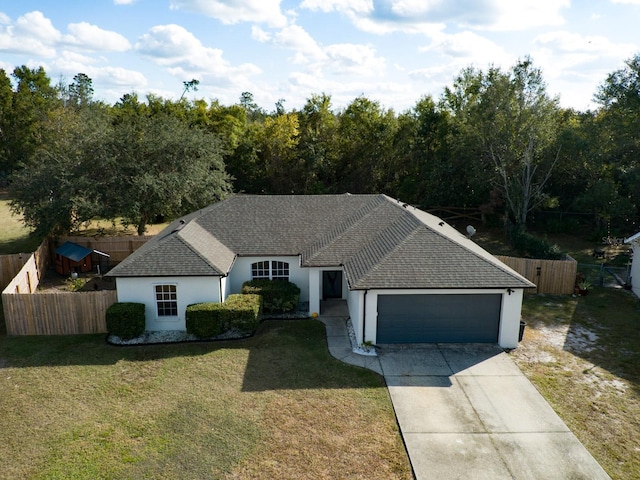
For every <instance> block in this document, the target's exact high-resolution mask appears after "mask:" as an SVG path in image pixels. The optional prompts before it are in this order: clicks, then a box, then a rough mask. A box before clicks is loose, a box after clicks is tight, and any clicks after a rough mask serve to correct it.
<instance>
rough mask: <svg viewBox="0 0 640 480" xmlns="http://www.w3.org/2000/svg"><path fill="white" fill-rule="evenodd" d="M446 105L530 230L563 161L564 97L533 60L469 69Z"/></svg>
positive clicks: (520, 224) (518, 220) (515, 219)
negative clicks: (506, 67)
mask: <svg viewBox="0 0 640 480" xmlns="http://www.w3.org/2000/svg"><path fill="white" fill-rule="evenodd" d="M444 103H445V105H446V106H447V107H448V108H449V110H450V111H451V112H452V114H453V116H454V119H455V122H456V124H457V128H458V129H459V135H461V136H462V138H464V141H465V143H468V144H471V145H475V147H476V148H477V149H478V152H479V153H480V155H481V159H482V161H483V162H484V163H485V164H486V163H488V164H489V165H490V166H491V167H492V169H493V175H492V176H491V177H489V178H488V180H489V181H490V182H492V183H494V184H495V185H496V186H497V187H498V188H499V189H500V192H501V194H502V196H503V198H504V201H505V205H506V207H507V213H508V217H507V219H508V220H509V221H510V222H511V223H513V224H514V225H515V227H516V229H517V230H524V229H526V224H527V217H528V214H529V213H530V212H531V211H533V210H534V209H536V208H537V207H539V206H540V205H542V204H543V203H544V202H545V200H547V196H546V192H545V187H546V185H547V182H548V181H549V179H550V176H551V172H552V170H553V167H554V165H555V163H556V162H557V159H558V150H557V149H555V147H557V144H556V142H555V138H556V137H555V136H556V132H557V130H558V121H559V118H560V117H559V114H558V113H559V107H558V101H557V99H554V98H550V97H549V96H548V95H547V93H546V85H545V83H544V81H543V78H542V73H541V71H540V70H539V69H537V68H535V67H534V66H533V63H532V61H531V59H529V58H525V59H524V60H521V61H519V62H518V63H516V65H515V66H514V67H513V68H512V69H511V70H510V71H509V72H507V73H505V72H502V71H501V70H500V69H499V68H495V67H492V68H490V69H489V70H488V72H487V73H483V72H482V71H478V70H474V69H472V68H469V69H466V70H464V71H463V72H462V74H461V75H460V76H459V77H458V78H457V79H456V81H455V83H454V87H453V89H449V88H447V89H446V90H445V95H444Z"/></svg>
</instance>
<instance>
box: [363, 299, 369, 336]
mask: <svg viewBox="0 0 640 480" xmlns="http://www.w3.org/2000/svg"><path fill="white" fill-rule="evenodd" d="M367 293H369V290H365V291H364V300H363V305H362V343H363V344H364V342H365V332H366V331H367Z"/></svg>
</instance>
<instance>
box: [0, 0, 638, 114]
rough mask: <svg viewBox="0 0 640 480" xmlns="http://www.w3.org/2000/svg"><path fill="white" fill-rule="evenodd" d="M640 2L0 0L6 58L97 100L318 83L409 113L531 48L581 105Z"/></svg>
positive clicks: (625, 43)
mask: <svg viewBox="0 0 640 480" xmlns="http://www.w3.org/2000/svg"><path fill="white" fill-rule="evenodd" d="M639 20H640V0H579V1H578V0H56V1H52V0H20V1H18V0H0V68H3V69H5V71H6V72H7V73H10V72H11V71H13V69H14V67H16V66H19V65H27V66H29V67H31V68H35V67H38V66H43V67H44V69H45V70H46V72H47V74H48V75H49V77H50V78H51V79H52V83H58V82H59V81H63V82H64V83H67V84H68V83H71V82H72V81H73V77H74V76H75V75H76V74H77V73H84V74H86V75H88V76H89V77H90V78H91V79H92V80H93V87H94V90H95V93H94V97H95V98H96V99H99V100H103V101H105V102H107V103H110V104H112V103H115V102H117V101H118V99H119V98H121V97H122V96H123V95H124V94H126V93H131V92H136V93H137V94H138V95H139V96H140V97H141V98H144V96H145V95H147V94H149V93H152V94H155V95H159V96H161V97H164V98H170V99H174V100H176V99H178V98H180V96H181V95H182V93H183V90H184V82H187V81H190V80H192V79H197V80H198V81H199V82H200V83H199V86H198V91H195V92H194V91H189V92H187V93H186V97H187V98H189V99H196V98H204V99H206V100H213V99H217V100H218V101H219V102H220V103H222V104H224V105H231V104H234V103H238V102H239V98H240V95H241V94H242V92H251V93H252V94H253V97H254V100H255V102H256V103H257V104H258V105H259V106H260V107H262V108H264V109H265V110H266V111H267V112H270V111H273V110H275V104H276V102H278V101H279V100H281V99H283V100H284V108H285V109H286V110H292V109H299V108H302V106H303V105H304V103H305V101H306V100H307V99H308V98H310V97H311V95H313V94H321V93H325V94H327V95H329V96H331V100H332V106H333V108H334V109H340V108H344V107H345V106H347V105H348V104H349V103H350V102H351V101H353V100H354V99H355V98H357V97H359V96H365V97H367V98H369V99H370V100H375V101H378V102H379V103H380V105H381V106H382V107H384V108H388V109H394V110H395V111H397V112H402V111H405V110H407V109H410V108H411V107H413V106H414V105H415V104H416V103H417V102H418V100H420V98H422V97H424V96H426V95H430V96H432V97H433V98H434V99H438V98H439V97H440V95H441V94H442V92H443V89H444V87H446V86H451V85H452V84H453V82H454V79H455V77H456V76H457V75H458V74H459V73H460V71H461V70H462V69H463V68H466V67H469V66H474V67H476V68H479V69H482V70H486V69H487V68H489V67H490V66H496V67H500V68H502V69H504V70H508V69H509V68H510V67H511V66H513V65H514V64H515V62H517V60H518V59H519V58H523V57H525V56H527V55H528V56H530V57H531V58H532V59H533V62H534V65H535V66H537V67H539V68H540V69H541V70H542V72H543V76H544V79H545V81H546V82H547V86H548V92H549V93H550V94H551V95H553V96H556V95H557V96H558V97H559V100H560V105H561V106H563V107H567V108H574V109H576V110H580V111H585V110H588V109H594V108H596V107H597V104H596V103H594V101H593V95H594V94H595V93H596V91H597V88H598V86H599V85H600V84H602V83H603V82H604V81H605V79H606V77H607V75H608V74H609V73H612V72H614V71H616V70H618V69H620V68H623V67H624V62H625V60H627V59H629V58H631V57H632V56H633V55H635V54H637V53H640V29H638V27H637V24H638V21H639Z"/></svg>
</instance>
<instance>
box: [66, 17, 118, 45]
mask: <svg viewBox="0 0 640 480" xmlns="http://www.w3.org/2000/svg"><path fill="white" fill-rule="evenodd" d="M67 29H68V31H69V33H70V34H71V43H74V44H77V45H79V46H81V47H83V48H86V49H88V50H100V51H109V52H125V51H127V50H129V49H130V48H131V44H130V43H129V41H128V40H127V39H126V38H125V37H123V36H122V35H120V34H119V33H116V32H110V31H108V30H103V29H101V28H100V27H98V26H96V25H91V24H89V23H87V22H80V23H70V24H69V25H68V26H67Z"/></svg>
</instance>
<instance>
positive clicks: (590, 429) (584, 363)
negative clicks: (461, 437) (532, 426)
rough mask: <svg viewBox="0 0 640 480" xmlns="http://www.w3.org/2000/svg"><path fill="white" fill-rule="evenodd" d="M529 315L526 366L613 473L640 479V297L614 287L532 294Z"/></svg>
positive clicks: (522, 358) (519, 356)
mask: <svg viewBox="0 0 640 480" xmlns="http://www.w3.org/2000/svg"><path fill="white" fill-rule="evenodd" d="M523 319H524V320H525V321H526V322H527V329H526V333H525V338H524V341H523V343H522V344H521V346H520V347H519V348H518V349H516V350H514V351H513V352H512V356H513V357H514V359H515V360H516V362H517V363H518V365H519V366H520V368H521V369H522V370H523V372H524V373H525V374H526V375H527V377H529V378H530V379H531V381H532V382H533V383H534V385H536V387H537V388H538V390H540V392H541V393H542V394H543V396H544V397H545V398H546V399H547V400H548V401H549V403H550V404H551V406H552V407H553V408H554V410H555V411H556V412H557V413H558V414H559V415H560V417H561V418H562V419H563V420H564V421H565V423H567V425H568V426H569V428H571V430H572V431H573V432H574V433H575V434H576V436H577V437H578V438H579V439H580V441H581V442H582V443H583V444H584V445H585V446H586V447H587V449H588V450H589V451H590V452H591V453H592V454H593V455H594V457H595V458H596V459H597V460H598V461H599V462H600V464H601V465H602V466H603V468H604V469H605V470H606V471H607V473H609V475H610V476H611V477H612V478H614V479H628V478H640V447H639V445H640V303H639V302H638V299H637V298H636V297H635V296H634V295H632V294H631V293H629V292H626V291H623V290H617V289H610V288H594V289H592V290H591V291H590V292H589V294H588V295H587V296H585V297H572V296H550V295H539V296H527V297H526V298H525V302H524V305H523ZM550 331H556V332H565V335H564V336H563V335H559V336H558V335H555V336H554V335H550V334H549V332H550ZM566 331H568V332H569V335H566ZM592 334H595V335H596V336H597V338H591V339H589V335H592ZM554 338H555V342H554V340H553V339H554ZM576 338H578V339H580V338H582V339H585V340H587V343H586V345H587V347H589V348H581V347H579V346H577V347H576V343H575V339H576ZM558 339H560V342H559V343H558V342H557V340H558Z"/></svg>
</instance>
